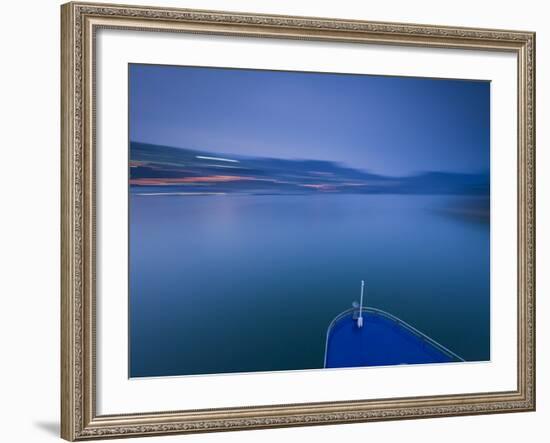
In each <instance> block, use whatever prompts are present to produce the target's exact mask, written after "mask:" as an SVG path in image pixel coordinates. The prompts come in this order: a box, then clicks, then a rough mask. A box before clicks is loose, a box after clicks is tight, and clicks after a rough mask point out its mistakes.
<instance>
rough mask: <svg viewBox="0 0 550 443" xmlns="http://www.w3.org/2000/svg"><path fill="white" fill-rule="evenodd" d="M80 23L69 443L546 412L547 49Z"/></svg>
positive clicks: (289, 22) (406, 33) (231, 26)
mask: <svg viewBox="0 0 550 443" xmlns="http://www.w3.org/2000/svg"><path fill="white" fill-rule="evenodd" d="M61 14H62V42H61V43H62V306H61V309H62V372H61V377H62V392H61V400H62V401H61V406H62V426H61V432H62V437H63V438H65V439H67V440H86V439H94V438H108V437H123V436H125V437H128V436H145V435H159V434H173V433H192V432H206V431H225V430H236V429H251V428H269V427H280V426H302V425H320V424H334V423H350V422H359V421H375V420H392V419H403V418H421V417H439V416H450V415H455V416H458V415H466V414H486V413H497V412H517V411H531V410H534V408H535V346H534V344H535V100H534V97H535V35H534V33H531V32H525V31H502V30H489V29H470V28H453V27H444V26H434V25H412V24H395V23H378V22H362V21H353V20H336V19H326V18H306V17H286V16H267V15H257V14H247V13H229V12H218V11H195V10H183V9H166V8H155V7H132V6H123V5H105V4H91V3H79V2H77V3H68V4H66V5H63V6H62V8H61Z"/></svg>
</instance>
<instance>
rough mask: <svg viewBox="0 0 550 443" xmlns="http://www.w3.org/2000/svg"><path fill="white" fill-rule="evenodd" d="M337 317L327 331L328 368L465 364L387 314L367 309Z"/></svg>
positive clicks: (356, 310) (426, 337)
mask: <svg viewBox="0 0 550 443" xmlns="http://www.w3.org/2000/svg"><path fill="white" fill-rule="evenodd" d="M357 316H358V309H350V310H348V311H345V312H343V313H342V314H340V315H339V316H337V317H336V318H335V319H334V320H333V321H332V323H331V324H330V326H329V328H328V331H327V338H326V349H325V367H326V368H349V367H362V366H388V365H401V364H422V363H450V362H459V361H464V360H462V358H460V357H459V356H458V355H456V354H454V353H453V352H452V351H450V350H448V349H447V348H445V347H444V346H442V345H440V344H439V343H437V342H436V341H434V340H432V339H431V338H429V337H428V336H426V335H424V334H422V333H421V332H420V331H418V330H416V329H415V328H413V327H412V326H410V325H409V324H407V323H405V322H403V321H402V320H400V319H398V318H397V317H395V316H393V315H391V314H388V313H387V312H384V311H381V310H378V309H374V308H363V310H362V317H363V327H362V328H359V327H358V326H357V321H356V320H355V318H356V317H357Z"/></svg>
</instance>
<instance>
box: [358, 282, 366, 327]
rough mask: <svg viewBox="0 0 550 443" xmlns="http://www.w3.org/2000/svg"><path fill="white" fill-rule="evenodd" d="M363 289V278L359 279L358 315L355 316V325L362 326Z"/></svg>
mask: <svg viewBox="0 0 550 443" xmlns="http://www.w3.org/2000/svg"><path fill="white" fill-rule="evenodd" d="M364 289H365V280H361V301H360V302H359V317H357V326H358V327H360V328H362V327H363V291H364Z"/></svg>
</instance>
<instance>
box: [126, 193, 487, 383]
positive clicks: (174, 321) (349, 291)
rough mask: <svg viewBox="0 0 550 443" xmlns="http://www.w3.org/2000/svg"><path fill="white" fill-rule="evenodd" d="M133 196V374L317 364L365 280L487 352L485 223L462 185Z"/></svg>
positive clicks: (430, 325)
mask: <svg viewBox="0 0 550 443" xmlns="http://www.w3.org/2000/svg"><path fill="white" fill-rule="evenodd" d="M130 199H131V200H130V208H131V210H130V211H131V212H130V223H131V224H130V375H131V376H132V377H140V376H163V375H186V374H209V373H226V372H251V371H275V370H296V369H311V368H321V367H322V366H323V357H324V346H325V334H326V329H327V326H328V324H329V323H330V321H331V320H332V319H333V318H334V317H335V316H336V315H337V314H338V313H340V312H341V311H343V310H345V309H347V308H348V307H350V306H351V303H352V301H354V300H358V296H359V289H360V280H361V279H364V280H365V281H366V286H367V293H366V302H367V304H368V305H369V306H373V307H377V308H380V309H383V310H386V311H388V312H390V313H392V314H393V315H396V316H397V317H399V318H401V319H402V320H404V321H406V322H408V323H410V324H411V325H413V326H414V327H416V328H417V329H419V330H420V331H422V332H424V333H425V334H427V335H429V336H430V337H432V338H433V339H435V340H437V341H439V342H440V343H441V344H443V345H444V346H446V347H448V348H449V349H451V350H452V351H454V352H455V353H457V354H458V355H460V356H461V357H463V358H464V359H466V360H469V361H477V360H488V359H489V358H490V353H489V328H490V324H489V313H490V309H489V308H490V300H489V298H490V297H489V241H490V240H489V223H488V222H487V221H486V220H485V221H484V220H483V219H479V218H477V217H468V216H465V215H464V213H463V210H462V209H463V206H464V202H465V200H467V199H465V198H464V197H460V198H458V197H449V196H415V195H412V196H411V195H405V196H398V195H344V194H336V195H296V196H289V195H281V196H279V195H273V196H268V195H266V196H258V195H256V196H254V195H221V196H145V195H136V194H133V195H131V197H130ZM474 200H475V198H472V202H473V207H476V206H477V203H476V201H474ZM456 208H459V209H458V210H456Z"/></svg>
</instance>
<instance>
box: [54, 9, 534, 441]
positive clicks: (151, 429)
mask: <svg viewBox="0 0 550 443" xmlns="http://www.w3.org/2000/svg"><path fill="white" fill-rule="evenodd" d="M61 18H62V20H61V23H62V36H61V49H62V58H61V76H62V97H61V103H62V111H61V113H62V114H61V121H62V128H61V140H62V168H61V169H62V176H61V190H62V193H61V200H62V205H61V206H62V209H61V218H62V225H61V237H62V252H61V261H62V276H61V281H62V297H61V318H62V325H61V349H62V355H61V436H62V437H63V438H65V439H67V440H71V441H73V440H86V439H95V438H107V437H122V436H144V435H159V434H173V433H193V432H208V431H226V430H236V429H258V428H270V427H282V426H303V425H319V424H335V423H351V422H365V421H375V420H392V419H404V418H425V417H439V416H456V415H467V414H488V413H497V412H514V411H532V410H534V409H535V34H534V33H532V32H523V31H501V30H489V29H470V28H454V27H443V26H431V25H412V24H395V23H377V22H362V21H353V20H333V19H326V18H305V17H287V16H269V15H258V14H247V13H229V12H218V11H196V10H184V9H166V8H155V7H142V6H140V7H134V6H122V5H106V4H88V3H68V4H65V5H63V6H62V7H61ZM99 28H118V29H129V30H149V31H166V32H191V33H204V34H223V35H233V36H255V37H271V38H284V39H306V40H325V41H333V42H357V43H379V44H392V45H410V46H425V47H443V48H470V49H478V50H479V49H480V50H491V51H509V52H513V53H515V54H516V55H517V59H518V165H519V166H518V177H517V179H518V319H517V322H518V323H517V327H518V349H517V352H518V380H517V389H516V390H515V391H511V392H490V393H478V394H463V395H446V396H431V397H415V398H393V399H389V400H388V399H386V400H364V401H341V402H327V403H314V404H312V403H307V404H291V405H279V406H258V407H247V408H227V409H207V410H193V411H179V412H166V411H164V412H162V411H161V412H152V413H147V414H127V415H109V416H98V415H97V414H96V411H95V368H94V354H95V349H94V346H95V336H94V330H95V329H94V325H95V312H94V306H95V305H94V298H95V223H94V213H95V206H94V205H95V192H94V180H95V178H94V177H95V172H94V150H95V147H94V111H95V103H94V82H95V78H94V35H95V32H96V30H97V29H99Z"/></svg>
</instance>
